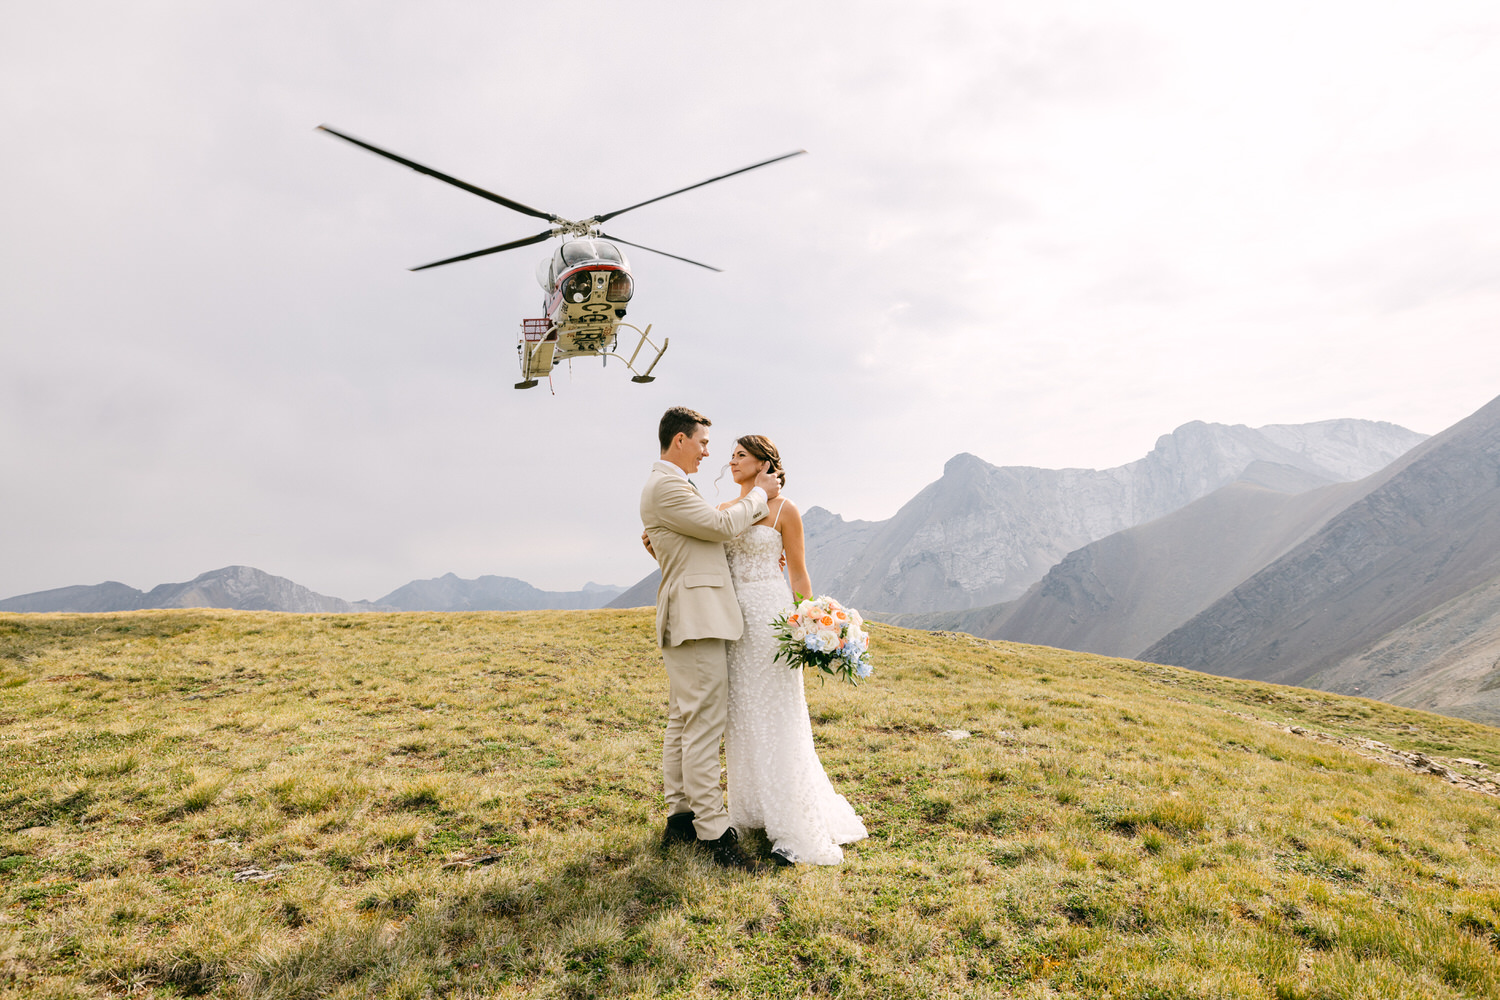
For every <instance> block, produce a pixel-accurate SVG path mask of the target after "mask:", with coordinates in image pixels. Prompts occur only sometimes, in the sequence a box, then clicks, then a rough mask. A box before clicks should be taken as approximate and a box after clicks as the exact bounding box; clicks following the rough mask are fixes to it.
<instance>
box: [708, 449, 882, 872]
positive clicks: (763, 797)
mask: <svg viewBox="0 0 1500 1000" xmlns="http://www.w3.org/2000/svg"><path fill="white" fill-rule="evenodd" d="M762 468H766V470H767V471H769V472H770V473H771V474H772V475H774V476H776V477H777V478H778V479H780V480H781V482H782V483H783V484H785V483H786V473H785V472H784V471H783V470H782V467H781V455H780V454H779V453H778V452H777V451H776V446H775V445H774V444H772V443H771V441H770V439H768V438H766V437H763V436H761V435H759V434H750V435H747V436H745V437H742V438H740V439H739V440H737V441H736V442H735V448H734V454H733V455H731V456H730V459H729V469H730V473H731V474H732V475H733V476H734V481H735V483H736V485H738V486H739V488H740V495H741V496H744V495H745V494H747V493H749V492H750V489H751V487H752V486H754V485H755V475H756V473H757V472H759V471H760V470H761V469H762ZM726 506H727V505H726ZM724 551H725V554H726V555H727V556H728V558H729V572H730V575H731V577H732V578H733V581H734V590H735V594H736V595H737V596H738V598H739V602H740V610H741V611H743V612H744V614H745V633H744V635H743V636H742V637H741V638H740V639H739V640H738V641H735V642H730V643H729V649H728V653H729V722H728V725H727V727H726V728H725V731H724V755H725V758H726V761H727V764H728V770H729V823H730V825H731V826H733V827H736V828H737V829H741V830H746V829H764V830H765V831H766V836H767V837H768V838H769V839H770V841H771V845H772V857H773V858H774V859H775V860H776V861H777V862H778V863H780V864H815V865H836V864H838V863H839V862H840V861H842V860H843V858H844V852H843V851H842V850H840V848H839V845H840V844H850V843H853V842H854V841H856V840H861V839H863V838H864V837H865V836H866V832H865V826H864V824H863V823H862V822H861V821H860V818H859V816H858V815H856V814H855V812H854V809H853V807H852V806H850V805H849V802H848V800H847V799H845V798H844V797H843V796H842V795H840V794H839V793H838V792H836V791H834V790H833V785H832V784H831V783H830V782H829V781H828V776H827V775H826V774H825V773H824V772H823V765H822V763H821V762H820V761H819V760H818V754H817V751H816V750H814V749H813V739H812V723H811V722H810V721H809V720H808V716H807V699H806V697H805V696H804V694H803V691H802V669H801V668H800V667H798V668H797V669H795V670H793V669H791V668H790V667H788V666H787V664H786V663H784V662H775V661H773V657H775V655H776V649H777V644H776V637H775V635H774V634H773V633H772V631H771V621H772V619H774V618H776V617H778V616H780V615H781V614H782V613H783V612H786V611H790V610H791V608H792V592H791V590H788V589H787V582H786V580H785V579H784V578H783V577H782V574H781V557H782V553H783V552H785V554H786V563H787V566H788V568H789V570H790V575H791V583H792V587H793V588H794V589H795V590H796V592H797V593H799V594H802V595H803V596H805V597H811V596H813V592H812V581H811V580H810V579H809V578H808V575H807V563H806V559H805V551H804V542H803V537H802V515H801V514H800V513H799V512H798V510H797V507H796V505H795V504H793V503H791V502H790V501H789V500H787V499H786V498H785V497H780V498H778V499H777V500H773V501H772V502H771V511H770V513H769V514H767V515H766V517H765V518H764V519H762V520H760V521H757V522H756V523H755V524H753V525H751V526H750V527H749V528H747V529H745V531H744V533H743V534H741V535H739V536H737V537H736V538H734V539H732V540H730V541H729V542H726V543H725V545H724Z"/></svg>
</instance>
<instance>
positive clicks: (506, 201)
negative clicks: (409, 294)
mask: <svg viewBox="0 0 1500 1000" xmlns="http://www.w3.org/2000/svg"><path fill="white" fill-rule="evenodd" d="M318 128H319V129H320V130H321V131H324V132H327V133H328V134H329V135H336V136H338V137H339V138H340V139H343V140H344V141H345V142H352V143H353V144H354V145H356V146H359V147H360V148H361V149H368V150H369V151H370V152H372V153H375V154H377V155H380V156H383V157H385V158H386V159H388V160H395V161H396V162H397V163H399V164H401V165H402V166H406V167H410V168H411V169H413V170H415V171H416V172H417V173H419V174H426V175H427V176H428V177H436V178H437V179H438V180H440V181H442V182H443V183H445V184H452V185H453V186H454V187H456V188H462V189H463V190H465V191H467V192H469V193H470V194H477V195H479V197H481V198H485V199H488V200H489V201H493V202H494V203H495V204H497V205H504V206H505V207H506V208H508V209H511V210H512V211H516V212H520V213H521V214H522V215H530V216H534V217H536V218H538V219H546V220H547V221H548V222H561V221H563V220H562V219H559V218H558V217H557V216H555V215H551V214H549V213H547V212H539V211H537V210H536V209H534V208H532V207H531V206H530V205H523V204H521V203H520V202H519V201H513V200H511V199H510V198H507V197H505V196H504V195H499V194H495V193H494V192H493V191H486V190H485V189H484V188H481V187H475V186H474V185H472V184H470V183H468V182H466V181H461V180H459V179H458V178H457V177H449V176H448V175H447V174H445V173H440V172H439V171H436V170H433V169H432V168H431V167H424V166H422V164H420V163H418V162H416V161H415V160H408V159H407V158H406V157H404V156H397V155H396V154H395V153H392V152H391V151H390V150H388V149H381V148H380V147H379V146H372V145H370V144H369V143H368V142H365V141H364V140H362V139H356V138H354V136H352V135H345V134H344V133H342V132H339V131H335V130H334V129H331V128H329V127H328V126H327V125H319V126H318ZM428 266H431V265H428Z"/></svg>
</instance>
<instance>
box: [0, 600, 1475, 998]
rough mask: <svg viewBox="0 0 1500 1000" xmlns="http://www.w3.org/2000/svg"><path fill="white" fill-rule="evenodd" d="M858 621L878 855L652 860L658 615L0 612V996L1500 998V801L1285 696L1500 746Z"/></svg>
mask: <svg viewBox="0 0 1500 1000" xmlns="http://www.w3.org/2000/svg"><path fill="white" fill-rule="evenodd" d="M874 645H875V650H876V653H877V656H878V658H879V659H878V666H877V673H876V675H875V677H874V678H873V679H872V682H871V683H869V684H867V685H866V686H864V687H862V688H860V689H858V690H848V689H845V688H841V687H835V686H834V685H832V684H829V685H827V686H826V687H825V686H819V684H818V683H817V682H816V681H810V682H809V685H808V694H809V698H810V702H811V706H812V712H813V715H814V719H815V724H814V728H815V735H816V738H817V740H818V743H819V746H820V749H821V752H822V755H823V760H824V762H825V764H826V765H827V767H828V770H829V772H830V775H831V777H832V778H833V780H834V783H835V784H836V785H837V786H838V787H839V789H840V790H841V791H843V792H844V793H845V794H847V795H848V797H849V798H850V800H851V801H852V802H853V803H854V804H855V806H856V807H857V808H858V809H859V810H860V812H861V813H862V814H863V816H864V818H865V821H866V823H867V825H868V826H869V828H870V831H871V836H870V839H869V840H867V841H865V842H863V843H861V844H859V845H857V846H856V847H854V848H852V849H851V850H850V851H849V852H848V858H847V860H846V863H845V864H844V865H843V866H842V867H839V868H827V869H806V868H798V869H794V870H786V871H778V872H774V873H771V874H767V875H761V876H747V875H742V874H737V873H728V872H722V871H719V870H716V869H712V868H710V867H709V866H707V865H705V864H704V863H702V862H701V861H700V860H699V859H697V858H696V857H695V856H694V855H693V853H692V852H691V851H690V850H688V849H677V850H675V851H674V852H673V853H672V854H670V855H668V856H667V857H665V858H663V857H660V856H658V854H657V852H656V850H655V846H654V845H655V842H656V838H657V836H658V833H659V830H660V825H661V821H662V818H663V817H662V816H661V805H660V791H659V779H658V775H657V768H658V764H659V760H658V754H659V750H658V746H659V742H658V741H659V738H660V729H661V721H662V720H661V714H662V703H663V692H664V681H663V675H662V671H661V669H660V667H659V666H658V661H657V654H656V651H655V650H654V649H653V647H652V644H651V632H650V618H649V612H646V611H641V610H632V611H581V612H564V613H548V612H523V613H481V614H468V615H435V614H399V615H375V614H370V615H347V616H340V615H277V614H263V613H249V612H205V611H179V612H135V613H129V614H118V615H93V616H90V615H35V616H22V615H4V616H0V907H3V909H0V996H4V997H7V998H9V997H22V996H25V997H28V998H29V997H46V996H57V997H75V996H99V997H105V996H122V995H131V996H157V997H166V996H179V995H208V996H226V997H277V998H290V997H367V996H389V997H411V998H417V997H429V996H436V997H468V998H478V997H510V996H564V997H585V996H594V995H603V996H626V995H631V996H654V995H680V996H690V995H691V996H699V995H703V996H709V995H724V996H733V995H756V996H761V995H766V996H800V995H805V994H809V993H811V994H820V995H825V994H826V995H833V996H872V997H877V996H878V997H928V996H1017V997H1051V996H1056V995H1061V996H1068V997H1112V996H1114V997H1131V998H1139V997H1158V998H1167V997H1282V998H1290V997H1326V998H1335V997H1337V998H1346V997H1370V998H1375V997H1400V996H1409V997H1480V996H1482V997H1490V996H1497V995H1500V808H1497V807H1500V800H1497V799H1496V798H1493V797H1490V796H1486V795H1481V794H1476V793H1475V792H1472V791H1466V790H1463V789H1460V788H1457V787H1455V786H1453V785H1450V784H1447V783H1445V782H1444V781H1442V780H1441V779H1440V778H1438V777H1436V776H1433V775H1427V774H1415V773H1411V772H1409V771H1404V770H1398V769H1396V768H1393V767H1388V766H1386V765H1384V764H1381V763H1378V762H1375V761H1373V760H1370V759H1367V758H1366V757H1363V756H1360V755H1359V754H1357V753H1355V752H1352V751H1351V750H1347V749H1344V748H1342V747H1340V746H1334V745H1328V744H1325V743H1318V742H1314V741H1312V740H1308V739H1304V738H1302V737H1300V736H1298V735H1295V734H1292V733H1289V732H1286V731H1284V730H1282V729H1278V728H1274V727H1272V726H1268V725H1266V724H1264V721H1261V720H1269V721H1277V722H1282V723H1295V724H1297V725H1299V726H1302V727H1307V728H1309V729H1316V730H1320V731H1322V732H1325V733H1329V734H1331V735H1333V736H1335V737H1340V738H1346V739H1348V740H1349V741H1350V742H1351V745H1355V746H1357V741H1358V740H1359V739H1373V740H1380V741H1383V742H1385V743H1388V744H1390V745H1391V746H1393V747H1395V748H1397V749H1402V750H1409V751H1422V752H1424V753H1427V754H1437V755H1445V756H1449V757H1464V758H1473V759H1475V760H1478V761H1482V762H1484V763H1485V764H1487V765H1488V766H1489V767H1490V768H1500V731H1497V730H1494V729H1489V728H1486V727H1483V726H1479V725H1475V724H1472V723H1467V722H1464V721H1461V720H1456V719H1449V718H1443V717H1440V716H1434V715H1428V714H1425V713H1421V712H1417V711H1413V710H1407V709H1400V708H1392V707H1389V706H1385V705H1380V704H1377V703H1374V702H1368V701H1362V700H1359V699H1353V698H1342V697H1338V696H1334V695H1327V694H1322V693H1319V692H1310V691H1302V690H1297V689H1292V688H1279V687H1274V686H1269V685H1264V684H1256V683H1247V682H1240V681H1233V680H1227V679H1223V678H1217V677H1209V676H1204V675H1198V674H1193V673H1190V672H1188V671H1185V670H1178V669H1175V668H1163V667H1156V666H1151V665H1147V664H1141V663H1134V662H1129V661H1122V660H1109V659H1104V658H1100V657H1093V656H1088V655H1084V654H1076V653H1064V652H1060V651H1057V650H1050V649H1044V648H1039V647H1027V646H1017V645H1013V644H1008V643H1002V642H987V641H982V640H977V639H972V638H970V637H968V636H954V635H932V634H926V633H918V632H908V631H903V630H900V629H896V628H892V627H888V626H875V627H874ZM957 729H963V730H968V731H969V732H970V733H971V734H972V735H971V736H969V737H968V738H966V739H962V740H954V739H951V738H950V737H949V736H948V735H945V731H947V730H957ZM764 846H765V845H764V844H763V843H762V844H760V847H761V848H762V849H764Z"/></svg>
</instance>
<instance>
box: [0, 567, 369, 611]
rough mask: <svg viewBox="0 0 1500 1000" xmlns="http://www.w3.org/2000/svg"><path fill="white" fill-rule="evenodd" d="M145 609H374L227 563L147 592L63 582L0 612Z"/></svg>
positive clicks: (0, 606) (12, 601) (5, 604)
mask: <svg viewBox="0 0 1500 1000" xmlns="http://www.w3.org/2000/svg"><path fill="white" fill-rule="evenodd" d="M147 608H232V609H234V610H236V611H298V612H325V613H347V612H351V611H370V610H376V608H375V606H374V605H372V604H370V603H369V602H368V601H360V602H358V603H351V602H349V601H345V600H340V599H339V598H337V597H325V596H324V595H322V594H317V593H314V592H313V591H311V590H308V589H307V588H306V587H303V586H299V585H298V584H295V583H293V582H292V581H290V580H288V579H286V578H285V577H280V576H272V575H271V574H269V573H266V572H263V571H261V570H258V569H254V568H253V567H250V566H226V567H224V568H223V569H216V570H213V571H212V572H208V573H204V574H202V575H200V576H198V577H195V578H194V579H192V580H190V581H188V582H187V583H164V584H162V585H161V586H159V587H154V588H152V589H151V590H150V591H149V592H148V591H140V590H136V589H135V588H134V587H127V586H125V584H123V583H114V582H110V583H101V584H98V585H97V586H93V587H61V588H59V589H57V590H43V591H39V592H38V593H35V594H22V595H21V596H20V597H12V598H9V599H7V600H4V601H0V611H31V612H37V611H82V612H95V611H141V610H144V609H147Z"/></svg>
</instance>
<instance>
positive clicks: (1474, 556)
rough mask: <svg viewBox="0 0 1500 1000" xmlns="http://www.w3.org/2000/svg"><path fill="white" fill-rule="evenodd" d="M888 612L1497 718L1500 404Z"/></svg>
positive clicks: (1268, 471) (1240, 483)
mask: <svg viewBox="0 0 1500 1000" xmlns="http://www.w3.org/2000/svg"><path fill="white" fill-rule="evenodd" d="M882 617H883V618H885V619H886V620H888V621H892V622H894V623H897V624H901V625H907V626H911V627H917V628H929V629H954V630H959V631H966V632H971V633H973V634H975V635H979V636H984V637H986V638H994V639H1008V640H1012V641H1018V642H1029V643H1035V644H1038V645H1046V646H1057V647H1062V648H1067V649H1076V650H1080V651H1085V652H1093V653H1104V654H1107V655H1113V656H1126V657H1132V658H1136V659H1142V660H1149V661H1153V662H1159V663H1169V664H1173V665H1176V666H1186V667H1192V668H1194V669H1197V670H1203V671H1206V672H1209V673H1217V674H1224V675H1228V676H1234V677H1244V678H1254V679H1259V680H1267V681H1275V682H1278V683H1284V684H1296V685H1301V686H1306V687H1315V688H1322V689H1325V690H1329V691H1336V692H1339V693H1342V694H1358V695H1362V696H1365V697H1370V698H1377V699H1380V700H1382V701H1389V702H1393V703H1395V704H1401V705H1409V706H1412V707H1420V708H1425V709H1429V710H1432V711H1438V712H1444V713H1446V714H1451V715H1460V716H1465V717H1468V718H1472V719H1475V720H1477V721H1483V722H1491V723H1500V399H1497V400H1494V401H1492V402H1491V403H1489V404H1488V405H1486V406H1485V407H1483V408H1481V409H1480V410H1479V411H1478V412H1476V413H1474V414H1473V415H1471V416H1470V417H1468V418H1466V419H1465V420H1463V421H1461V422H1459V423H1458V424H1456V425H1454V426H1453V427H1451V428H1449V429H1448V430H1446V431H1444V432H1443V433H1441V434H1439V435H1437V436H1435V437H1433V438H1430V439H1428V440H1427V441H1425V442H1423V443H1422V444H1420V445H1418V446H1417V447H1415V448H1413V449H1412V450H1411V451H1409V452H1408V453H1406V454H1405V455H1403V456H1401V457H1400V458H1398V459H1397V460H1396V461H1394V462H1393V463H1391V464H1390V465H1388V466H1386V467H1385V468H1383V469H1380V470H1379V471H1377V472H1374V473H1372V474H1371V475H1368V476H1366V477H1364V478H1362V479H1359V480H1356V481H1354V482H1345V483H1321V484H1320V483H1318V482H1316V481H1315V480H1314V479H1312V478H1309V477H1307V476H1306V475H1305V474H1304V473H1302V472H1301V471H1300V470H1293V469H1289V468H1286V467H1284V466H1270V465H1267V464H1265V463H1253V464H1252V465H1250V466H1248V467H1247V468H1246V470H1245V471H1244V473H1242V474H1241V476H1240V477H1239V478H1238V479H1236V481H1235V482H1233V483H1231V484H1229V485H1227V486H1224V487H1221V488H1220V489H1218V490H1216V491H1214V492H1213V493H1211V494H1209V495H1208V496H1206V497H1203V498H1201V499H1199V500H1196V501H1194V502H1193V503H1191V504H1188V505H1186V506H1184V507H1182V508H1180V509H1179V510H1177V511H1174V512H1173V513H1171V514H1169V515H1167V516H1165V517H1161V518H1158V519H1156V520H1154V521H1151V522H1148V523H1146V524H1142V525H1137V526H1135V527H1132V528H1129V529H1126V530H1124V531H1120V532H1116V533H1115V534H1112V535H1109V536H1107V537H1105V538H1102V539H1100V540H1098V541H1095V542H1091V543H1090V544H1088V545H1085V546H1082V547H1080V548H1078V549H1075V550H1074V551H1073V552H1070V553H1068V555H1066V556H1065V557H1064V558H1063V559H1062V560H1061V561H1059V562H1058V564H1057V565H1055V566H1054V567H1052V568H1051V569H1050V570H1049V571H1048V572H1047V574H1046V576H1044V577H1043V578H1042V579H1041V580H1040V581H1038V582H1037V583H1036V584H1034V585H1033V586H1032V587H1031V588H1029V589H1028V591H1027V592H1026V593H1025V594H1024V595H1023V596H1022V597H1020V598H1019V599H1017V600H1014V601H1009V602H1003V603H998V604H994V605H990V606H988V607H983V608H974V609H960V610H952V611H947V612H938V613H919V614H896V615H884V616H882Z"/></svg>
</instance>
